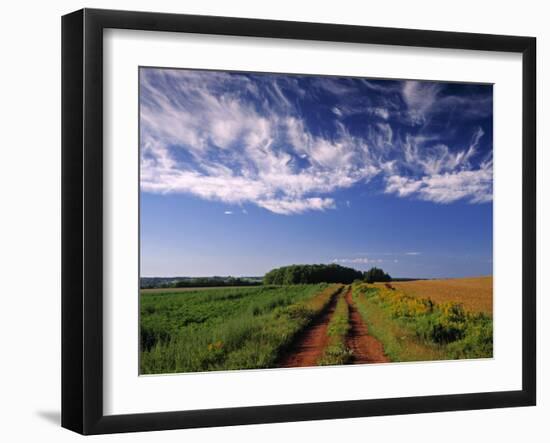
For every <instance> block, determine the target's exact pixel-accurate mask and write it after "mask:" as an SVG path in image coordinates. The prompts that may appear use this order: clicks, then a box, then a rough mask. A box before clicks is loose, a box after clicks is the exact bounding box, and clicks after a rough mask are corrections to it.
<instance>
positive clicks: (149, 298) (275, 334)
mask: <svg viewBox="0 0 550 443" xmlns="http://www.w3.org/2000/svg"><path fill="white" fill-rule="evenodd" d="M341 288H342V285H327V284H318V285H296V286H285V287H269V286H268V287H247V288H224V289H223V290H221V289H208V290H206V289H204V290H203V289H201V290H198V291H183V292H173V291H171V290H168V291H164V292H158V293H148V292H142V293H141V306H140V323H141V359H140V372H141V373H142V374H158V373H173V372H196V371H211V370H226V369H249V368H268V367H273V366H274V364H275V362H276V360H277V358H278V357H279V356H280V355H281V353H282V352H283V351H284V349H285V348H286V346H288V344H289V343H290V342H291V340H292V339H293V337H294V336H295V335H296V334H297V333H298V332H299V331H300V330H302V329H303V328H304V327H305V326H307V325H308V323H309V322H310V321H311V320H312V319H313V318H314V317H315V316H316V315H317V314H318V313H319V312H320V311H322V310H323V308H324V307H325V306H326V305H327V304H328V303H329V301H330V300H331V298H332V296H333V295H334V294H335V293H336V292H338V291H339V290H340V289H341Z"/></svg>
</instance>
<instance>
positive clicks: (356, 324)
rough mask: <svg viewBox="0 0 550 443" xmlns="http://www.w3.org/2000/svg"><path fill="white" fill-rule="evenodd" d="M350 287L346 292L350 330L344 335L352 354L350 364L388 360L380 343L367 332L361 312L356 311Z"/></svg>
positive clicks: (384, 361)
mask: <svg viewBox="0 0 550 443" xmlns="http://www.w3.org/2000/svg"><path fill="white" fill-rule="evenodd" d="M351 294H352V292H351V288H349V289H348V291H347V293H346V302H347V303H348V306H349V322H350V330H349V333H348V336H347V337H346V346H347V347H348V349H351V351H352V353H353V355H352V358H351V362H350V363H351V364H363V363H386V362H389V361H390V360H389V359H388V357H387V356H386V354H384V347H383V346H382V343H380V341H378V340H377V339H376V338H374V337H373V336H371V335H369V334H368V328H367V325H366V324H365V322H364V321H363V319H362V318H361V314H359V312H358V311H357V308H356V307H355V303H354V302H353V299H352V297H351Z"/></svg>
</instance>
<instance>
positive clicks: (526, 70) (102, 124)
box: [62, 9, 536, 434]
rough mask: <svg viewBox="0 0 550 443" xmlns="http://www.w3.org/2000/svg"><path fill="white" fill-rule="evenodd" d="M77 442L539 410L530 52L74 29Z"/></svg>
mask: <svg viewBox="0 0 550 443" xmlns="http://www.w3.org/2000/svg"><path fill="white" fill-rule="evenodd" d="M62 58H63V66H62V108H63V111H62V144H63V146H62V161H63V165H62V172H63V179H62V185H63V195H62V197H63V209H62V220H63V226H62V240H63V245H62V253H63V263H62V269H63V276H62V282H63V293H62V322H63V324H62V425H63V426H64V427H66V428H68V429H71V430H73V431H76V432H79V433H82V434H102V433H115V432H131V431H149V430H161V429H177V428H192V427H207V426H228V425H238V424H253V423H273V422H284V421H300V420H319V419H330V418H347V417H362V416H377V415H389V414H411V413H423V412H435V411H455V410H465V409H483V408H500V407H513V406H530V405H535V402H536V372H535V370H536V354H535V350H536V341H535V339H536V337H535V330H536V326H535V320H536V315H535V309H536V303H535V300H536V284H535V283H536V278H535V277H536V276H535V259H536V216H535V210H536V208H535V203H536V180H535V170H536V158H535V131H536V125H535V121H536V119H535V112H536V101H535V98H536V91H535V83H536V82H535V73H536V69H535V60H536V41H535V39H534V38H531V37H515V36H498V35H484V34H466V33H454V32H439V31H437V32H436V31H421V30H410V29H388V28H375V27H362V26H348V25H336V24H319V23H298V22H281V21H271V20H256V19H243V18H228V17H207V16H190V15H175V14H159V13H148V12H125V11H108V10H91V9H84V10H80V11H76V12H74V13H72V14H68V15H66V16H64V17H63V20H62Z"/></svg>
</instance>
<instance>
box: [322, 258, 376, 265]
mask: <svg viewBox="0 0 550 443" xmlns="http://www.w3.org/2000/svg"><path fill="white" fill-rule="evenodd" d="M383 262H384V260H383V259H381V258H377V259H373V258H368V257H353V258H335V259H333V260H332V263H342V264H356V265H357V264H359V265H361V264H362V265H366V264H374V263H383Z"/></svg>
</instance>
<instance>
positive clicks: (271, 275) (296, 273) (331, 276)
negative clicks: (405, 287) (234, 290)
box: [264, 263, 391, 285]
mask: <svg viewBox="0 0 550 443" xmlns="http://www.w3.org/2000/svg"><path fill="white" fill-rule="evenodd" d="M356 280H363V281H366V282H369V283H374V282H376V281H381V282H385V281H390V280H391V277H390V275H389V274H386V273H385V272H384V271H383V270H382V269H379V268H371V269H370V270H368V271H367V272H361V271H358V270H357V269H353V268H347V267H345V266H341V265H338V264H335V263H332V264H329V265H326V264H319V265H290V266H282V267H280V268H276V269H272V270H271V271H269V272H268V273H267V274H265V276H264V284H266V285H299V284H315V283H343V284H350V283H353V282H354V281H356Z"/></svg>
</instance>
